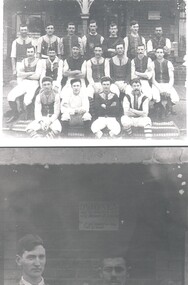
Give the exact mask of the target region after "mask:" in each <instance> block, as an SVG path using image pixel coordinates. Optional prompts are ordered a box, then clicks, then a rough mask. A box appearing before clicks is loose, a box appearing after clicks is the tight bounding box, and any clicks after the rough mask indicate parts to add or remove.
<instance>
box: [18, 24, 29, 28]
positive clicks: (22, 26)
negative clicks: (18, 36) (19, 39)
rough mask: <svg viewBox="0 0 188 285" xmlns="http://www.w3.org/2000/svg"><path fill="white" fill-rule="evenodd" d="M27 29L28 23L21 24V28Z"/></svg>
mask: <svg viewBox="0 0 188 285" xmlns="http://www.w3.org/2000/svg"><path fill="white" fill-rule="evenodd" d="M25 27H27V28H28V26H27V24H26V23H21V24H20V28H25Z"/></svg>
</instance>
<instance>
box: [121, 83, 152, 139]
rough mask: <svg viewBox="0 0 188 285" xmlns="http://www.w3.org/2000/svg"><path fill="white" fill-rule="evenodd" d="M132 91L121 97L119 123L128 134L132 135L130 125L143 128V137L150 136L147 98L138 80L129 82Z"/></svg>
mask: <svg viewBox="0 0 188 285" xmlns="http://www.w3.org/2000/svg"><path fill="white" fill-rule="evenodd" d="M131 86H132V92H131V94H126V95H125V96H124V99H123V111H124V115H123V116H122V117H121V123H122V126H123V128H124V130H125V131H126V133H127V135H128V136H131V135H132V127H141V128H144V133H145V137H151V135H152V134H151V119H150V118H149V117H148V113H149V100H148V97H147V96H145V95H144V94H143V92H142V90H141V83H140V80H139V79H137V78H135V79H133V80H132V82H131Z"/></svg>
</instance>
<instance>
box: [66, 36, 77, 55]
mask: <svg viewBox="0 0 188 285" xmlns="http://www.w3.org/2000/svg"><path fill="white" fill-rule="evenodd" d="M75 44H76V45H78V44H79V42H78V36H76V35H72V36H66V37H64V38H63V51H64V54H63V56H64V58H68V57H69V56H71V55H72V47H73V46H74V45H75Z"/></svg>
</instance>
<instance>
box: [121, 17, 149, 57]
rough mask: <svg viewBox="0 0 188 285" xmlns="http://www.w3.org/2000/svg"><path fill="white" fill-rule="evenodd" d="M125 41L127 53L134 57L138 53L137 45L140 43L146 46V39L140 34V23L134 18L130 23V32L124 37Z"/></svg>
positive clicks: (128, 55)
mask: <svg viewBox="0 0 188 285" xmlns="http://www.w3.org/2000/svg"><path fill="white" fill-rule="evenodd" d="M124 43H125V55H126V56H127V57H128V58H130V59H133V58H135V56H136V54H137V47H138V45H140V44H144V45H145V46H146V40H145V38H144V37H142V36H141V35H140V34H139V24H138V22H137V21H135V20H133V21H131V23H130V34H129V35H128V36H127V37H125V38H124Z"/></svg>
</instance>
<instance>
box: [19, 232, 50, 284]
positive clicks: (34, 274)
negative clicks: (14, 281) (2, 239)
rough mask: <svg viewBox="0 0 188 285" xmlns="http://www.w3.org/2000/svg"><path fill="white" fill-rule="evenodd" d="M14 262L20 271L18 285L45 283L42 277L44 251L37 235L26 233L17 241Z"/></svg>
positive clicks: (44, 258) (44, 261)
mask: <svg viewBox="0 0 188 285" xmlns="http://www.w3.org/2000/svg"><path fill="white" fill-rule="evenodd" d="M16 263H17V265H18V266H19V267H20V268H21V271H22V276H21V279H20V282H19V285H47V284H46V283H45V281H44V279H43V277H42V274H43V272H44V268H45V264H46V251H45V247H44V244H43V241H42V239H41V238H40V237H39V236H38V235H32V234H27V235H25V236H24V237H22V238H21V239H20V240H19V241H18V249H17V255H16Z"/></svg>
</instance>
